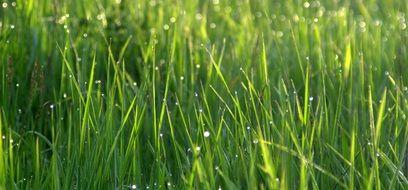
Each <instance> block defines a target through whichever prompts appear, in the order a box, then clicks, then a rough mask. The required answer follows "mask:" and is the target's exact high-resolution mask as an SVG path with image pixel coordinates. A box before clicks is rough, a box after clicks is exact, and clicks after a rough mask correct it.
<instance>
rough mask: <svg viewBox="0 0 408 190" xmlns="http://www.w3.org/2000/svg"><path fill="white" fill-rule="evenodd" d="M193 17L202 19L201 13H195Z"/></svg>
mask: <svg viewBox="0 0 408 190" xmlns="http://www.w3.org/2000/svg"><path fill="white" fill-rule="evenodd" d="M195 18H196V20H201V19H203V15H201V14H200V13H197V14H196V15H195Z"/></svg>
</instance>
